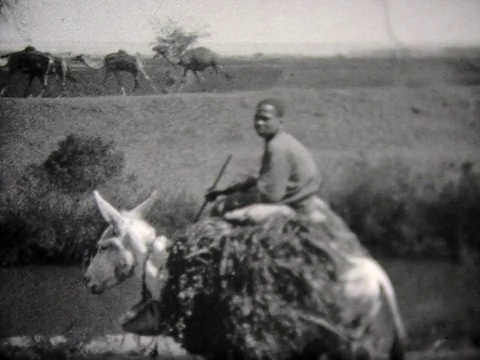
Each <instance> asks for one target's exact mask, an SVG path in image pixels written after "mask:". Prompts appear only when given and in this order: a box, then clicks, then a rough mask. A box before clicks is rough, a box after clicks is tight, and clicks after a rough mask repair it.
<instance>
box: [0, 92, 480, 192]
mask: <svg viewBox="0 0 480 360" xmlns="http://www.w3.org/2000/svg"><path fill="white" fill-rule="evenodd" d="M266 96H280V97H282V98H284V99H286V101H287V103H288V115H287V120H286V124H285V125H286V128H287V129H288V130H289V131H290V132H292V133H293V134H294V135H295V136H297V137H298V138H299V139H300V140H301V141H302V142H303V143H305V144H306V145H307V146H308V147H309V148H310V149H311V150H312V152H313V154H314V156H315V158H316V160H317V162H318V164H319V166H320V169H321V171H322V174H323V177H324V185H323V186H324V187H323V191H324V193H325V194H326V195H329V194H332V193H335V191H336V190H339V187H340V188H341V187H342V186H343V185H342V182H345V181H347V182H348V179H347V178H345V177H344V174H343V172H344V171H345V168H346V167H348V166H351V165H352V164H353V163H355V162H357V161H359V160H360V161H361V160H366V161H368V162H369V163H375V162H380V161H383V160H385V159H386V158H390V159H394V160H395V159H400V161H405V162H407V163H408V164H409V166H410V167H411V168H412V169H413V170H414V172H415V173H427V174H434V173H435V174H438V176H439V177H441V178H442V179H443V178H444V177H445V176H447V177H448V171H449V170H448V169H449V168H450V165H449V164H450V163H451V162H453V163H454V164H459V163H461V162H463V161H466V160H471V161H475V160H477V159H478V157H479V152H478V144H479V143H480V141H479V135H480V131H479V124H478V115H479V112H480V110H479V93H478V92H476V88H468V87H446V86H442V87H428V88H419V89H411V88H407V87H390V88H380V89H379V88H374V89H366V88H356V89H348V90H312V89H303V90H302V89H281V88H274V89H270V90H266V91H257V92H254V91H249V92H236V93H231V94H183V95H166V96H153V95H152V96H143V97H109V96H104V97H95V98H94V97H92V98H59V99H8V98H4V99H0V116H1V118H2V119H3V120H2V123H1V125H0V126H1V130H2V135H1V149H2V154H3V155H2V158H1V160H0V161H1V166H2V172H3V176H4V179H3V181H4V186H5V187H6V189H5V190H7V189H8V185H9V184H10V183H11V180H12V179H13V178H15V177H16V176H18V175H19V173H21V172H22V170H23V169H24V168H25V166H26V165H27V164H29V163H40V162H42V161H44V160H45V159H46V157H47V156H48V154H49V153H50V152H51V151H53V150H54V149H55V148H56V146H57V143H58V142H59V141H60V140H61V139H62V138H64V137H65V136H67V135H68V134H71V133H77V134H85V135H92V136H93V135H100V136H102V137H103V138H105V139H108V140H114V141H115V144H116V146H117V148H118V149H119V150H121V151H124V152H125V154H126V171H127V172H131V173H134V174H136V175H137V176H138V177H139V179H140V183H141V185H142V187H143V188H157V189H158V190H159V191H160V192H161V193H164V194H167V193H172V192H179V191H182V190H184V191H187V192H188V193H191V194H192V195H193V196H196V197H197V198H200V197H201V195H202V194H203V193H204V191H205V189H206V188H208V187H209V186H210V184H211V183H212V181H213V179H214V178H215V175H216V173H217V171H218V170H219V168H220V167H221V164H222V163H223V161H224V160H225V158H226V157H227V155H228V154H229V153H233V154H234V157H233V161H232V162H231V165H230V167H229V169H228V171H227V173H226V175H225V178H224V179H223V180H222V183H221V186H224V185H225V184H227V183H229V182H230V181H232V180H233V179H235V178H238V177H239V176H241V175H242V174H245V173H247V172H256V171H257V167H258V164H259V157H260V155H261V151H262V143H261V140H260V139H259V138H258V137H257V136H256V134H255V133H254V130H253V128H252V120H251V119H252V112H253V109H254V106H255V103H256V102H257V101H258V100H260V99H261V98H263V97H266ZM104 191H107V192H108V189H105V190H104Z"/></svg>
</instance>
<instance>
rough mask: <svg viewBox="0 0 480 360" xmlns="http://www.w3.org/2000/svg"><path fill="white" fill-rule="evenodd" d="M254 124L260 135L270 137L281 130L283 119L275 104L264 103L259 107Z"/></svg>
mask: <svg viewBox="0 0 480 360" xmlns="http://www.w3.org/2000/svg"><path fill="white" fill-rule="evenodd" d="M253 124H254V126H255V130H256V131H257V134H258V136H261V137H263V138H270V137H272V136H274V135H275V134H276V133H277V132H278V131H279V130H280V127H281V125H282V120H281V118H279V117H278V116H277V110H276V109H275V107H274V106H273V105H270V104H263V105H261V106H260V107H259V108H258V109H257V111H256V113H255V116H254V118H253Z"/></svg>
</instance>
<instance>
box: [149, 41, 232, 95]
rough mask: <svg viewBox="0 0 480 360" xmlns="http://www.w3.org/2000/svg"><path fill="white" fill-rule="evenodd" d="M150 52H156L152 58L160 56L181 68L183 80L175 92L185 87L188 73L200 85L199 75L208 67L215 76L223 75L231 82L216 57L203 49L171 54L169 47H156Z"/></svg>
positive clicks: (208, 50)
mask: <svg viewBox="0 0 480 360" xmlns="http://www.w3.org/2000/svg"><path fill="white" fill-rule="evenodd" d="M152 50H153V51H155V52H156V54H155V55H154V56H153V58H154V59H155V58H157V57H159V56H161V57H163V58H164V59H165V60H167V61H168V62H169V63H170V64H172V65H174V66H175V65H179V66H181V67H183V78H182V81H181V83H180V86H179V88H178V90H177V92H180V91H181V89H182V88H183V86H184V85H185V83H186V78H187V74H188V72H189V71H191V72H193V74H194V75H195V77H196V79H197V81H198V82H200V83H202V81H201V76H200V73H201V72H203V71H204V70H205V69H207V68H209V67H212V68H213V69H214V70H215V72H216V73H217V74H221V75H223V76H224V77H225V78H226V79H227V80H231V77H230V75H228V74H227V73H226V72H225V71H224V70H223V69H222V67H221V66H220V64H219V61H218V56H217V55H216V54H215V53H214V52H213V51H211V50H210V49H207V48H205V47H198V48H194V49H190V50H186V51H184V52H181V53H180V54H171V47H169V46H164V45H157V46H155V47H153V48H152ZM202 86H203V85H202Z"/></svg>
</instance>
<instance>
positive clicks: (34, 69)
mask: <svg viewBox="0 0 480 360" xmlns="http://www.w3.org/2000/svg"><path fill="white" fill-rule="evenodd" d="M153 51H155V55H154V56H153V58H158V57H162V58H163V59H165V60H167V61H168V62H169V63H170V64H172V65H174V66H177V65H178V66H181V67H182V68H183V78H182V81H181V82H180V85H179V87H178V88H177V90H176V91H177V92H179V91H181V89H182V87H183V86H184V85H185V83H186V77H187V74H188V72H189V71H191V72H193V74H194V75H195V77H196V78H197V80H198V81H199V82H201V77H200V73H201V72H202V71H204V70H205V69H207V68H209V67H212V68H213V69H214V70H215V72H216V73H217V74H221V75H223V76H224V77H225V78H226V79H227V80H231V77H230V75H228V74H227V73H226V72H225V71H224V70H223V69H222V68H221V66H220V65H219V63H218V58H217V55H216V54H215V53H214V52H212V51H211V50H209V49H207V48H205V47H198V48H194V49H191V50H187V51H185V52H183V53H182V54H178V55H176V56H173V55H171V54H170V52H169V49H168V48H166V47H163V46H156V47H154V48H153ZM1 58H7V65H6V67H7V68H8V76H7V82H6V84H5V85H4V86H3V88H2V89H1V90H0V96H3V95H4V94H5V92H6V90H7V88H8V87H9V86H10V85H11V81H12V78H13V76H14V75H15V74H16V73H22V74H25V75H26V76H27V80H28V85H27V88H26V91H25V96H26V97H27V96H31V87H32V82H33V80H34V79H35V78H37V79H38V80H39V81H40V83H41V84H42V90H41V92H40V94H39V95H38V96H42V95H43V93H44V92H45V90H46V89H47V85H48V75H56V76H57V77H58V78H59V79H60V80H61V88H62V95H64V94H65V91H66V81H67V79H68V80H72V81H76V79H75V78H74V77H73V76H72V75H71V69H70V67H69V65H68V60H70V61H72V62H76V63H80V64H83V65H84V66H86V67H87V68H92V69H97V70H98V69H102V68H103V69H104V71H105V75H104V78H103V84H105V82H106V80H107V78H108V77H109V75H110V74H114V75H115V77H116V79H117V83H118V86H119V87H120V89H121V91H122V94H123V95H126V92H125V88H124V86H123V84H122V80H121V77H120V76H119V73H120V72H127V73H130V74H131V75H132V76H133V79H134V88H133V91H135V90H136V89H137V88H138V87H139V81H138V78H139V76H140V74H141V75H143V77H144V78H145V79H146V80H147V81H148V83H149V84H150V86H151V87H152V89H153V90H154V91H157V88H156V87H155V85H154V83H153V82H152V80H151V79H150V77H149V76H148V75H147V73H146V72H145V70H144V68H143V65H142V62H141V60H140V55H139V54H138V53H137V54H135V55H130V54H128V53H127V52H125V51H124V50H119V51H118V52H116V53H112V54H108V55H106V56H105V58H104V60H103V63H102V64H100V65H98V63H95V62H94V61H93V60H92V59H89V58H88V57H87V56H84V55H77V56H74V57H71V58H70V59H65V58H61V57H57V56H53V55H51V54H50V53H47V52H41V51H38V50H37V49H35V48H34V47H33V46H27V47H26V48H25V49H23V50H21V51H17V52H13V53H9V54H5V55H2V56H1ZM166 74H167V76H168V77H169V78H167V82H169V84H168V85H170V87H171V86H172V85H174V84H175V82H176V80H175V78H174V77H173V76H172V75H171V72H170V71H167V72H166ZM163 92H166V91H165V89H163Z"/></svg>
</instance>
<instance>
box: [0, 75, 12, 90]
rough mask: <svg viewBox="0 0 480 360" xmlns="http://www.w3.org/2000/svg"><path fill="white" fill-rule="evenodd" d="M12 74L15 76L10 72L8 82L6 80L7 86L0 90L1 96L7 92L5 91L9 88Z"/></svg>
mask: <svg viewBox="0 0 480 360" xmlns="http://www.w3.org/2000/svg"><path fill="white" fill-rule="evenodd" d="M12 76H13V72H9V73H8V77H7V82H6V84H5V86H4V87H3V88H2V91H0V96H3V94H5V91H6V90H7V88H8V87H9V86H10V84H11V79H12Z"/></svg>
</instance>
